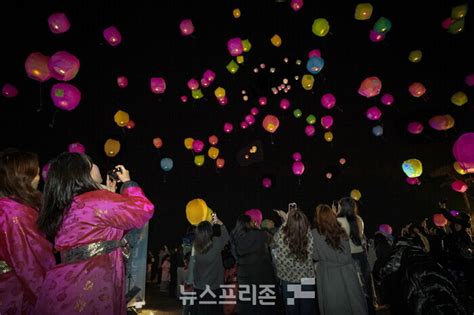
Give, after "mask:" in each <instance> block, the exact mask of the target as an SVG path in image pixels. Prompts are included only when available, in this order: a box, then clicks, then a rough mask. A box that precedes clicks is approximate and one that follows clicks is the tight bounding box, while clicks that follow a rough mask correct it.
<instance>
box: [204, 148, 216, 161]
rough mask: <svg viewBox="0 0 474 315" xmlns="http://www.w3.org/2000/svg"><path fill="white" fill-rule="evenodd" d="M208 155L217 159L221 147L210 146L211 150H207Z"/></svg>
mask: <svg viewBox="0 0 474 315" xmlns="http://www.w3.org/2000/svg"><path fill="white" fill-rule="evenodd" d="M207 155H208V156H209V157H210V158H211V159H213V160H215V159H217V157H218V156H219V149H218V148H216V147H210V148H209V150H208V151H207Z"/></svg>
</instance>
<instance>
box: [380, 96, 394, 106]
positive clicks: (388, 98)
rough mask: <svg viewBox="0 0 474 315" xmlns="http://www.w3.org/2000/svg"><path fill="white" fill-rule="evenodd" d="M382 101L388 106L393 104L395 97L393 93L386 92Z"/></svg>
mask: <svg viewBox="0 0 474 315" xmlns="http://www.w3.org/2000/svg"><path fill="white" fill-rule="evenodd" d="M381 101H382V104H384V105H387V106H388V105H392V104H393V101H394V98H393V96H392V94H384V95H382V98H381Z"/></svg>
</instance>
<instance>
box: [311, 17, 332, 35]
mask: <svg viewBox="0 0 474 315" xmlns="http://www.w3.org/2000/svg"><path fill="white" fill-rule="evenodd" d="M311 30H312V31H313V34H314V35H317V36H319V37H324V36H326V35H327V33H329V22H328V20H326V19H325V18H319V19H316V20H314V22H313V25H312V28H311Z"/></svg>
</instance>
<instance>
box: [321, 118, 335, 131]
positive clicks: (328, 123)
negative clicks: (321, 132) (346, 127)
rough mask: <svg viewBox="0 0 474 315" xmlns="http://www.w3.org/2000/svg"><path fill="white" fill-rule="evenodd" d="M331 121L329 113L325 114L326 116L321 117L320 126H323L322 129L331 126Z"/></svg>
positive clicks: (332, 121) (332, 120)
mask: <svg viewBox="0 0 474 315" xmlns="http://www.w3.org/2000/svg"><path fill="white" fill-rule="evenodd" d="M333 123H334V119H333V118H332V116H331V115H326V116H323V117H321V126H323V128H324V129H329V128H331V127H332V124H333Z"/></svg>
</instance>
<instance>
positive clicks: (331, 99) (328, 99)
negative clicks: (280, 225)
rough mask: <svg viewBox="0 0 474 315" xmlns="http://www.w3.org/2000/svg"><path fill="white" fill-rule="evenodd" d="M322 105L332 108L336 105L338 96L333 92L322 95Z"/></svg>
mask: <svg viewBox="0 0 474 315" xmlns="http://www.w3.org/2000/svg"><path fill="white" fill-rule="evenodd" d="M321 105H322V106H323V107H324V108H327V109H331V108H333V107H334V106H336V97H335V96H334V95H333V94H331V93H326V94H324V95H323V96H322V97H321Z"/></svg>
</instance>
